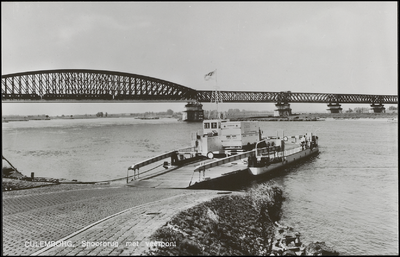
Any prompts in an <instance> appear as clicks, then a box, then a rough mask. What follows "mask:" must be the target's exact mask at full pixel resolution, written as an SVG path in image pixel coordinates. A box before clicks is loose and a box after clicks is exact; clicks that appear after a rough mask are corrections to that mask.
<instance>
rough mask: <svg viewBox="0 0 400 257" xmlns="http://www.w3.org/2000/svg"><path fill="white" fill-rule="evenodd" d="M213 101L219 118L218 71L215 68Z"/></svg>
mask: <svg viewBox="0 0 400 257" xmlns="http://www.w3.org/2000/svg"><path fill="white" fill-rule="evenodd" d="M215 102H216V104H217V119H220V114H219V106H218V103H219V94H218V73H217V69H215Z"/></svg>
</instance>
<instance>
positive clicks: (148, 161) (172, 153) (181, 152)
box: [127, 146, 196, 181]
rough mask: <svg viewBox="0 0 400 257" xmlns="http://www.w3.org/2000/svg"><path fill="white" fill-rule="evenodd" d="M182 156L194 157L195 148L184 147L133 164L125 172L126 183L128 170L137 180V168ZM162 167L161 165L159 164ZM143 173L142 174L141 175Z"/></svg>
mask: <svg viewBox="0 0 400 257" xmlns="http://www.w3.org/2000/svg"><path fill="white" fill-rule="evenodd" d="M184 154H190V157H194V155H196V153H195V147H194V146H190V147H185V148H181V149H177V150H173V151H169V152H166V153H163V154H160V155H157V156H154V157H151V158H149V159H146V160H144V161H141V162H138V163H135V164H134V165H131V166H129V167H128V171H127V181H128V177H129V174H128V173H129V170H133V172H134V175H133V179H134V180H136V179H138V178H139V175H140V173H139V168H141V167H144V166H146V165H149V164H152V163H154V162H157V161H160V160H163V159H166V158H168V157H174V156H177V155H184ZM161 165H163V164H161ZM161 165H160V166H161ZM143 173H144V172H142V174H143Z"/></svg>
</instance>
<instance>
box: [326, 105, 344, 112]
mask: <svg viewBox="0 0 400 257" xmlns="http://www.w3.org/2000/svg"><path fill="white" fill-rule="evenodd" d="M340 106H341V105H340V104H339V103H329V104H328V107H329V109H327V110H328V111H330V112H331V113H342V108H341V107H340Z"/></svg>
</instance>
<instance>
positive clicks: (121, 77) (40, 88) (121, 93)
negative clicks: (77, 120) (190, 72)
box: [1, 69, 197, 101]
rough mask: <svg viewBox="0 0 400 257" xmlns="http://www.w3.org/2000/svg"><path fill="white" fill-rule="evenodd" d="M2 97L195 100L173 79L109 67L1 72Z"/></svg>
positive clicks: (27, 98) (29, 98)
mask: <svg viewBox="0 0 400 257" xmlns="http://www.w3.org/2000/svg"><path fill="white" fill-rule="evenodd" d="M1 93H2V100H14V101H15V100H166V101H168V100H172V101H188V100H196V97H197V95H196V94H197V91H196V90H194V89H191V88H189V87H185V86H182V85H179V84H176V83H173V82H169V81H165V80H161V79H157V78H153V77H148V76H143V75H137V74H131V73H124V72H115V71H106V70H82V69H62V70H41V71H30V72H22V73H14V74H7V75H2V77H1Z"/></svg>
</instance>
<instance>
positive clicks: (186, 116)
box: [182, 101, 204, 121]
mask: <svg viewBox="0 0 400 257" xmlns="http://www.w3.org/2000/svg"><path fill="white" fill-rule="evenodd" d="M182 116H183V117H182V120H183V121H202V120H203V119H204V110H203V105H202V104H201V103H199V102H195V101H191V102H188V103H187V104H186V105H185V110H184V111H183V115H182Z"/></svg>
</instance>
